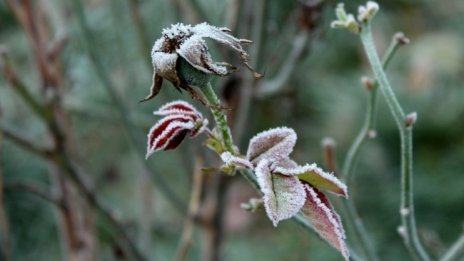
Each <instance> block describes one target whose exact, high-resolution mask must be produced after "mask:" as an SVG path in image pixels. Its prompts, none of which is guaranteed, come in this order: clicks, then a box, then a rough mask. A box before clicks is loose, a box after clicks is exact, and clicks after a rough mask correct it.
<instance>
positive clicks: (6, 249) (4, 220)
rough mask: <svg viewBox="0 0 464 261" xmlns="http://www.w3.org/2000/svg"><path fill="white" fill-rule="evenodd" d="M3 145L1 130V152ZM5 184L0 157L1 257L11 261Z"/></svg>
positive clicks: (0, 158)
mask: <svg viewBox="0 0 464 261" xmlns="http://www.w3.org/2000/svg"><path fill="white" fill-rule="evenodd" d="M2 145H3V133H2V131H1V130H0V151H1V148H2ZM4 192H5V183H4V177H3V158H2V157H0V244H1V246H0V249H1V253H0V257H2V260H5V261H8V260H10V231H9V230H10V229H9V227H8V215H7V212H6V208H5V197H4V195H5V193H4Z"/></svg>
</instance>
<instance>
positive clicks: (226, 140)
mask: <svg viewBox="0 0 464 261" xmlns="http://www.w3.org/2000/svg"><path fill="white" fill-rule="evenodd" d="M201 90H202V91H203V94H204V95H205V98H206V100H207V101H208V103H209V104H208V105H209V106H210V109H211V112H212V113H213V116H214V120H215V121H216V124H217V128H218V129H219V132H220V134H221V138H222V139H221V141H222V143H223V145H224V148H225V149H226V150H227V151H229V152H231V153H232V154H235V152H234V150H233V142H232V134H231V132H230V128H229V125H227V118H226V115H225V114H224V112H223V110H222V109H221V101H220V100H219V98H218V97H217V95H216V93H215V92H214V90H213V87H212V86H211V83H209V82H208V84H206V86H204V87H203V88H202V89H201Z"/></svg>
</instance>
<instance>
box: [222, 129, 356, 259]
mask: <svg viewBox="0 0 464 261" xmlns="http://www.w3.org/2000/svg"><path fill="white" fill-rule="evenodd" d="M296 140H297V136H296V133H295V131H294V130H293V129H290V128H287V127H280V128H275V129H270V130H267V131H263V132H261V133H258V134H257V135H256V136H254V137H253V138H252V139H251V140H250V144H249V146H248V151H247V156H246V158H245V159H244V158H241V157H238V156H235V155H232V154H231V153H229V152H225V153H223V154H222V155H221V159H222V160H223V161H224V163H225V166H226V167H229V166H235V167H237V168H243V169H252V170H254V172H255V175H256V178H257V182H258V185H259V187H260V189H261V192H262V194H263V202H264V207H265V210H266V214H267V216H268V217H269V219H270V220H271V221H272V223H273V224H274V226H277V224H278V223H279V222H280V221H282V220H285V219H288V218H291V217H293V216H295V215H296V214H298V212H301V213H302V214H303V216H304V217H305V218H306V219H308V220H309V222H311V224H312V225H313V226H314V229H315V230H316V232H317V233H318V234H319V235H320V236H321V237H322V238H323V239H325V240H326V241H327V242H329V244H330V245H332V246H333V247H335V248H336V249H338V250H339V251H340V253H341V254H342V255H343V257H344V258H345V259H348V257H349V252H348V250H347V248H346V245H345V233H344V230H343V226H342V223H341V221H340V218H339V216H338V214H337V213H336V212H335V210H334V209H333V207H332V204H331V203H330V202H329V200H328V198H327V197H326V196H325V195H324V194H323V193H322V192H321V191H320V190H325V191H329V192H332V193H334V194H336V195H338V196H343V197H348V191H347V187H346V185H345V184H343V183H342V182H341V181H340V180H339V179H338V178H337V177H335V176H334V175H333V174H331V173H328V172H325V171H324V170H322V169H321V168H319V167H318V166H317V165H316V164H315V163H313V164H305V165H303V166H300V165H298V164H297V163H296V162H295V161H293V160H292V159H290V157H289V156H290V154H291V152H292V151H293V147H294V146H295V143H296ZM319 189H320V190H319Z"/></svg>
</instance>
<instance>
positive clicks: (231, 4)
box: [225, 0, 241, 32]
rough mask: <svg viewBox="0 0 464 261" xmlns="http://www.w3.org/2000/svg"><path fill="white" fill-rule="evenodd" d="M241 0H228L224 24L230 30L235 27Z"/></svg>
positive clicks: (233, 29)
mask: <svg viewBox="0 0 464 261" xmlns="http://www.w3.org/2000/svg"><path fill="white" fill-rule="evenodd" d="M240 5H241V0H228V3H227V9H226V10H227V12H226V18H225V25H226V27H227V28H229V29H230V30H231V31H232V32H233V31H235V30H236V28H237V22H238V17H239V13H240Z"/></svg>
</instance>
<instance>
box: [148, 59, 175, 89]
mask: <svg viewBox="0 0 464 261" xmlns="http://www.w3.org/2000/svg"><path fill="white" fill-rule="evenodd" d="M177 57H178V56H177V54H176V53H164V52H154V53H153V54H152V62H153V67H154V70H155V73H156V74H157V75H159V76H161V77H163V78H165V79H167V80H168V81H170V82H172V83H173V84H174V85H176V84H178V83H179V81H180V80H179V77H178V76H177V71H176V62H177Z"/></svg>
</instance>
